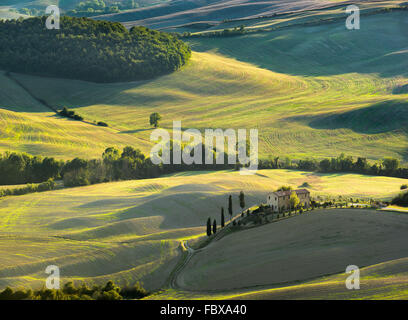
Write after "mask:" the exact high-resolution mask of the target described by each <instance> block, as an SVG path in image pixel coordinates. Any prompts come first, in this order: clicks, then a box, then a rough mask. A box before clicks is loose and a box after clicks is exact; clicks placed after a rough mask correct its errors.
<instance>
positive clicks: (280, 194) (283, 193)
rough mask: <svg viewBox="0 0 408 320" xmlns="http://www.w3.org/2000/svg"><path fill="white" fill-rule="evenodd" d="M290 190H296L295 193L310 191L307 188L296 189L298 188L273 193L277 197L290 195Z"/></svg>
mask: <svg viewBox="0 0 408 320" xmlns="http://www.w3.org/2000/svg"><path fill="white" fill-rule="evenodd" d="M292 192H296V194H304V193H310V192H309V191H308V190H307V189H298V190H291V191H276V192H274V193H273V194H274V195H276V196H278V197H284V196H290V195H291V194H292Z"/></svg>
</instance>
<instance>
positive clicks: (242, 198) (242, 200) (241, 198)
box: [239, 191, 245, 210]
mask: <svg viewBox="0 0 408 320" xmlns="http://www.w3.org/2000/svg"><path fill="white" fill-rule="evenodd" d="M239 206H240V207H241V209H242V210H243V209H244V208H245V195H244V191H241V192H240V193H239Z"/></svg>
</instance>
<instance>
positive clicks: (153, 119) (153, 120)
mask: <svg viewBox="0 0 408 320" xmlns="http://www.w3.org/2000/svg"><path fill="white" fill-rule="evenodd" d="M160 119H161V115H160V114H159V113H157V112H154V113H152V114H151V115H150V125H151V126H154V127H155V128H157V127H158V126H159V120H160Z"/></svg>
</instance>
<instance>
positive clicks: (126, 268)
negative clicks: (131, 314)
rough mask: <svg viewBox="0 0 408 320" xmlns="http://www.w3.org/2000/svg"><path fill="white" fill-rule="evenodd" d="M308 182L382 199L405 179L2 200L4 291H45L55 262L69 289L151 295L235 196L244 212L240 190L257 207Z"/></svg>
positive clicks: (223, 182) (328, 178)
mask: <svg viewBox="0 0 408 320" xmlns="http://www.w3.org/2000/svg"><path fill="white" fill-rule="evenodd" d="M303 182H309V183H310V184H311V186H312V188H311V191H312V195H314V196H315V195H331V196H336V195H338V194H339V193H340V194H342V196H350V197H351V196H352V197H357V196H361V197H372V198H382V197H385V196H387V197H389V196H391V195H393V194H395V193H397V192H398V190H399V186H400V185H401V183H402V179H397V178H386V177H369V176H360V175H351V174H350V175H314V174H310V173H306V172H301V171H292V172H291V171H288V170H261V171H259V174H258V175H255V176H242V175H240V174H239V173H238V172H231V171H224V172H195V173H180V174H175V175H171V176H167V177H162V178H157V179H147V180H137V181H124V182H113V183H107V184H99V185H93V186H87V187H79V188H72V189H60V190H54V191H48V192H43V193H34V194H28V195H24V196H14V197H6V198H2V199H0V232H1V241H0V243H1V244H0V265H1V268H0V287H4V286H6V285H11V286H23V285H24V286H33V287H35V286H41V285H42V284H43V281H44V279H45V277H46V274H45V272H44V270H45V268H46V266H48V265H50V264H56V265H58V266H59V267H60V268H61V274H62V277H63V281H67V280H68V279H72V280H80V281H82V280H84V281H87V282H103V281H106V280H107V279H113V280H115V281H117V282H120V283H125V282H126V281H127V282H128V283H132V282H134V281H136V280H142V281H143V282H144V284H145V286H146V287H147V288H148V289H157V288H160V287H162V286H163V285H164V284H165V282H166V280H167V278H168V276H169V274H170V272H171V271H172V270H173V268H174V266H175V265H176V263H177V262H178V259H179V254H180V251H179V250H178V249H177V248H178V246H179V242H180V240H181V239H189V238H194V237H197V236H201V235H203V233H204V232H205V227H204V224H205V221H206V219H207V217H208V216H212V217H214V218H217V217H219V212H220V208H221V206H224V207H226V205H227V197H228V195H229V194H232V195H233V199H234V201H233V203H234V212H235V213H238V212H239V208H238V194H239V191H240V190H244V191H245V195H246V204H247V206H252V205H255V204H259V203H260V202H264V201H265V199H266V195H267V194H268V193H269V192H270V191H271V190H273V189H275V188H276V187H278V186H280V185H282V184H286V185H287V184H290V185H292V186H294V187H296V186H298V185H300V184H301V183H303ZM368 185H369V186H370V188H368V187H367V186H368ZM356 212H357V211H356ZM394 214H395V213H390V215H394ZM385 215H388V213H385V214H383V216H385ZM311 216H312V215H311ZM313 216H314V215H313ZM279 225H282V224H279ZM317 225H318V224H317ZM282 230H283V229H282ZM10 247H12V248H13V251H12V252H10Z"/></svg>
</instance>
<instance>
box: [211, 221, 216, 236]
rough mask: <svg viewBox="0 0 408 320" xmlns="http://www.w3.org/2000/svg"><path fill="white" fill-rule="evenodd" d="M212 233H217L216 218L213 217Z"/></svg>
mask: <svg viewBox="0 0 408 320" xmlns="http://www.w3.org/2000/svg"><path fill="white" fill-rule="evenodd" d="M212 231H213V234H216V233H217V220H215V219H214V223H213V230H212Z"/></svg>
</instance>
